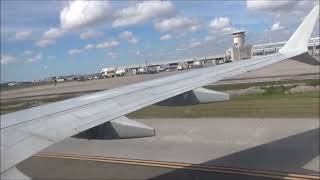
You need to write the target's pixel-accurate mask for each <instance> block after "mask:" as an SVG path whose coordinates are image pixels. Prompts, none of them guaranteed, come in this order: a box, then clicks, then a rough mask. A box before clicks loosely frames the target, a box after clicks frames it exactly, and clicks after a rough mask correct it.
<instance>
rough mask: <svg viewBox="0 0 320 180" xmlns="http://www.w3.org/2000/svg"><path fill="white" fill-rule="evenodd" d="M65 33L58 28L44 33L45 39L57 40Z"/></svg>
mask: <svg viewBox="0 0 320 180" xmlns="http://www.w3.org/2000/svg"><path fill="white" fill-rule="evenodd" d="M64 33H65V31H64V30H62V29H58V28H50V29H49V30H48V31H46V32H44V34H43V38H44V39H57V38H59V37H61V36H63V34H64Z"/></svg>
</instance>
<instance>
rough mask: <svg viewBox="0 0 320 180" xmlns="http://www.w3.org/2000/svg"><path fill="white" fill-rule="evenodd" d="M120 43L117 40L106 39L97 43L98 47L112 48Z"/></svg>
mask: <svg viewBox="0 0 320 180" xmlns="http://www.w3.org/2000/svg"><path fill="white" fill-rule="evenodd" d="M119 44H120V43H119V42H118V41H116V40H111V41H106V42H103V43H99V44H97V45H96V48H112V47H116V46H118V45H119Z"/></svg>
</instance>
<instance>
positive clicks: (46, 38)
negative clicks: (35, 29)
mask: <svg viewBox="0 0 320 180" xmlns="http://www.w3.org/2000/svg"><path fill="white" fill-rule="evenodd" d="M65 33H66V31H65V30H62V29H59V28H50V29H49V30H47V31H46V32H44V33H43V35H42V37H41V39H40V40H39V41H37V42H36V45H37V46H39V47H46V46H48V45H50V44H54V43H55V42H56V39H57V38H60V37H62V36H63V35H64V34H65Z"/></svg>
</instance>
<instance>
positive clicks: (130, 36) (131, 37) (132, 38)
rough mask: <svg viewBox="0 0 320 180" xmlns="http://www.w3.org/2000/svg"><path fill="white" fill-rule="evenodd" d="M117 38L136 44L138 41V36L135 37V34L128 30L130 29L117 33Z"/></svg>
mask: <svg viewBox="0 0 320 180" xmlns="http://www.w3.org/2000/svg"><path fill="white" fill-rule="evenodd" d="M119 38H120V39H124V40H127V41H128V42H129V43H131V44H137V43H138V41H139V40H138V38H137V37H135V36H134V35H133V33H132V32H130V31H124V32H122V33H120V34H119Z"/></svg>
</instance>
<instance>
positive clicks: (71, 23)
mask: <svg viewBox="0 0 320 180" xmlns="http://www.w3.org/2000/svg"><path fill="white" fill-rule="evenodd" d="M111 18H112V8H111V5H110V3H109V2H108V1H78V0H77V1H70V2H69V4H68V5H67V6H66V7H64V8H63V9H62V11H61V12H60V24H61V27H62V28H65V29H70V28H79V27H85V26H89V25H94V24H97V23H100V22H102V21H107V20H110V19H111Z"/></svg>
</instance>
